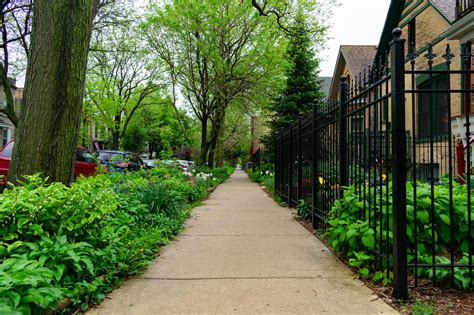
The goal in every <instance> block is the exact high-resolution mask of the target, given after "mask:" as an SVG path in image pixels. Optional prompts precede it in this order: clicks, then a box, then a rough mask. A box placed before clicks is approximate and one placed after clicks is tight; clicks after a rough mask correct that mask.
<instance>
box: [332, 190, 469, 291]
mask: <svg viewBox="0 0 474 315" xmlns="http://www.w3.org/2000/svg"><path fill="white" fill-rule="evenodd" d="M387 189H388V192H387ZM375 193H377V195H378V196H382V204H383V205H384V206H383V207H382V209H381V207H380V205H377V206H376V207H372V211H373V212H372V218H373V217H374V216H375V217H380V218H381V220H380V221H379V222H377V225H376V226H374V223H373V221H372V222H371V223H369V218H370V215H369V214H368V212H367V213H365V215H364V213H363V212H364V211H368V207H367V206H366V208H365V210H364V203H365V204H366V205H367V204H368V200H369V199H371V198H372V199H373V196H374V194H375ZM364 196H366V199H365V200H364ZM449 196H450V192H449V185H448V182H447V181H446V182H444V181H443V182H441V183H440V184H439V185H436V186H435V187H434V205H435V209H434V217H432V213H431V204H432V202H431V201H432V200H431V198H432V197H431V186H430V184H428V183H422V182H419V183H417V186H416V197H415V195H414V189H413V183H410V182H409V183H407V221H408V222H407V236H408V244H407V250H408V263H409V264H410V263H414V262H415V260H416V261H417V262H418V263H419V264H423V263H424V264H431V263H432V261H433V255H432V251H433V249H434V251H435V255H434V260H435V262H436V264H439V265H442V264H450V263H451V259H450V257H451V255H453V257H454V263H455V264H458V265H466V264H467V263H468V262H469V256H468V251H469V244H468V239H469V238H468V233H469V227H468V212H469V211H468V202H467V198H468V191H467V186H466V185H461V184H457V183H453V200H455V202H454V203H453V216H452V218H450V211H449V209H450V207H449V200H450V199H449V198H450V197H449ZM415 201H416V218H415V206H414V202H415ZM472 210H473V209H471V211H472ZM381 211H382V213H381ZM363 218H366V219H363ZM328 223H329V226H328V228H327V231H326V234H325V235H326V236H327V237H328V241H329V244H330V245H331V246H332V247H333V248H334V249H335V250H336V251H337V252H339V253H342V254H344V255H345V256H346V257H347V258H348V260H349V264H350V265H351V266H353V267H356V268H358V270H359V274H360V275H361V276H363V277H369V278H371V279H372V280H375V281H383V282H384V283H388V282H389V281H390V277H387V276H386V273H384V272H381V271H378V270H373V269H371V266H373V263H374V260H375V257H374V255H373V252H374V250H375V247H376V246H377V244H375V237H374V233H375V232H376V231H375V230H377V231H380V228H381V227H382V229H384V230H385V229H386V228H387V227H388V231H389V232H388V233H383V234H382V237H383V238H382V240H383V242H382V243H383V244H388V246H389V250H390V248H391V247H390V246H391V244H392V239H393V234H392V231H393V221H392V191H391V182H389V183H388V184H387V185H382V186H377V187H376V186H371V187H365V194H364V193H358V192H356V189H355V187H354V186H350V187H348V188H347V189H346V190H345V191H344V196H343V198H342V199H340V200H336V201H335V202H334V206H333V207H332V209H331V211H330V213H329V220H328ZM433 223H434V224H433ZM374 228H375V229H374ZM451 229H453V231H455V233H453V237H452V236H451ZM433 230H434V244H433V234H432V233H433ZM377 233H378V232H377ZM415 234H416V240H415ZM386 235H388V242H387V236H386ZM384 246H386V245H384ZM415 248H416V256H415ZM377 250H380V248H377ZM383 250H384V251H385V250H386V248H383ZM411 271H412V272H415V271H414V270H411ZM416 273H417V276H418V277H419V278H427V279H429V278H432V276H433V269H432V268H422V267H418V268H417V270H416ZM390 276H391V275H390ZM436 279H437V280H438V281H439V282H446V283H447V284H448V283H449V280H450V269H449V268H436ZM470 281H471V278H470V277H469V268H454V285H455V286H456V287H459V288H464V289H468V288H469V286H470Z"/></svg>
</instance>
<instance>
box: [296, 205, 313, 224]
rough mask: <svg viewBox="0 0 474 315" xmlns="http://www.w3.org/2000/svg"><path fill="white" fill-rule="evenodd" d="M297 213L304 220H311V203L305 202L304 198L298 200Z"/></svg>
mask: <svg viewBox="0 0 474 315" xmlns="http://www.w3.org/2000/svg"><path fill="white" fill-rule="evenodd" d="M296 213H297V215H298V216H299V217H300V218H302V219H303V220H305V221H308V220H311V214H312V212H311V203H307V202H305V201H304V200H300V201H299V202H298V206H297V207H296Z"/></svg>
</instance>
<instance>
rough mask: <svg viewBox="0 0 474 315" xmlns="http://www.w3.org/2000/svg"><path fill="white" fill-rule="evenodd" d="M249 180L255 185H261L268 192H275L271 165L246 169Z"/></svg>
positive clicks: (273, 173)
mask: <svg viewBox="0 0 474 315" xmlns="http://www.w3.org/2000/svg"><path fill="white" fill-rule="evenodd" d="M247 173H248V174H249V177H250V180H252V181H253V182H255V183H261V184H263V186H265V187H266V188H267V189H268V190H269V191H271V192H274V191H275V172H274V170H273V164H269V163H267V164H262V165H260V167H256V168H255V169H248V170H247Z"/></svg>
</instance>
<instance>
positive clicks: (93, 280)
mask: <svg viewBox="0 0 474 315" xmlns="http://www.w3.org/2000/svg"><path fill="white" fill-rule="evenodd" d="M232 171H233V169H231V168H222V169H214V170H202V171H199V172H197V173H199V174H200V176H197V177H196V178H195V180H194V181H195V183H194V184H193V183H192V182H191V181H190V179H189V178H188V177H187V176H185V175H184V174H183V173H182V171H181V170H179V169H168V168H158V169H154V170H152V171H150V172H137V173H126V174H111V175H100V176H97V177H90V178H81V179H79V180H78V181H77V182H76V183H74V184H72V186H71V187H66V186H64V185H62V184H60V183H54V184H50V185H49V184H46V182H45V181H44V180H42V179H41V178H40V177H38V176H31V177H29V178H28V180H27V181H26V182H25V183H24V185H22V186H19V187H15V188H13V189H11V190H6V191H5V192H4V194H3V195H0V222H1V226H0V313H8V314H29V313H40V312H42V311H45V310H51V311H54V310H64V309H66V308H78V307H80V309H81V310H82V311H85V310H86V309H87V308H88V306H89V304H91V303H98V302H100V301H101V300H102V299H103V298H104V294H105V293H106V292H109V291H111V290H112V289H113V288H114V287H116V286H118V285H119V284H120V283H121V282H122V281H123V279H124V277H125V276H126V275H130V274H136V273H138V272H140V271H141V270H142V269H143V268H144V267H146V266H147V264H148V262H149V261H150V260H151V259H152V258H153V257H154V256H155V254H156V253H157V250H158V247H159V246H160V245H164V244H166V243H168V242H169V241H170V240H171V239H172V238H173V237H174V236H175V235H176V234H177V233H178V232H179V231H180V230H181V228H182V224H183V222H184V220H185V219H186V218H187V217H188V215H189V213H190V210H191V207H192V205H193V204H195V203H196V202H198V201H199V200H201V199H203V198H205V197H206V196H207V194H208V192H209V191H210V190H211V189H213V188H214V187H216V186H217V185H218V184H219V183H221V182H222V181H224V180H225V179H226V178H228V177H229V176H230V174H231V173H232ZM203 175H206V176H203Z"/></svg>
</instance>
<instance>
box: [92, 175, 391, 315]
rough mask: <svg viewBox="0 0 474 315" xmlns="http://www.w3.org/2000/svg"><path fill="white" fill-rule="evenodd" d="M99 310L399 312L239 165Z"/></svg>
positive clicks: (106, 312)
mask: <svg viewBox="0 0 474 315" xmlns="http://www.w3.org/2000/svg"><path fill="white" fill-rule="evenodd" d="M90 313H92V314H169V313H206V314H210V313H212V314H224V313H241V314H255V313H273V314H274V313H286V314H289V313H292V314H303V313H304V314H309V313H311V314H320V313H328V314H379V313H396V311H394V310H393V309H392V308H391V307H390V306H388V305H387V304H385V303H384V302H383V301H381V300H380V299H378V298H377V296H376V295H374V294H373V293H372V291H371V290H370V289H369V288H367V287H365V286H364V285H363V283H362V282H361V281H359V280H355V279H353V274H352V272H351V271H350V270H349V269H348V268H347V267H346V266H344V265H343V264H342V263H341V262H340V261H339V260H338V259H337V258H335V257H334V255H333V254H332V253H331V252H330V251H329V250H328V249H327V248H326V247H325V246H324V245H323V244H322V243H321V242H320V241H319V240H318V239H317V238H316V237H314V236H313V235H311V234H310V233H309V232H308V231H307V230H306V229H305V228H303V227H302V226H301V225H300V224H299V223H298V222H296V221H295V220H294V219H293V216H292V214H291V211H290V210H288V209H287V208H282V207H280V206H278V205H277V204H276V203H275V202H274V201H273V200H272V199H271V198H270V197H268V196H267V195H266V194H265V193H264V192H263V191H262V190H261V189H260V188H259V187H258V185H257V184H254V183H251V182H250V180H249V179H248V178H247V175H246V174H245V173H244V172H243V171H241V170H237V171H236V172H235V173H234V174H233V175H232V177H231V178H230V179H229V180H228V181H227V182H226V183H224V184H222V185H221V186H219V187H218V188H217V190H216V191H215V192H214V193H213V194H212V195H211V197H210V199H208V200H207V201H206V202H205V204H204V205H203V206H201V207H198V208H196V209H194V211H193V214H192V217H191V218H190V219H189V220H188V221H187V225H186V229H185V230H184V231H183V232H182V233H181V235H180V236H179V237H178V238H177V240H176V241H175V242H173V243H172V244H170V245H168V246H166V247H164V248H163V249H162V252H161V255H160V256H159V257H158V258H157V259H156V260H155V262H154V263H152V264H151V266H150V267H149V269H148V270H146V272H145V273H143V274H142V275H141V276H138V277H134V278H132V279H129V280H127V281H126V282H125V283H124V285H122V287H120V288H119V289H118V290H117V291H115V292H113V293H112V294H110V295H109V297H108V298H107V299H106V300H105V301H104V302H103V304H102V305H101V306H100V307H98V308H95V309H93V310H92V311H91V312H90Z"/></svg>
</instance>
